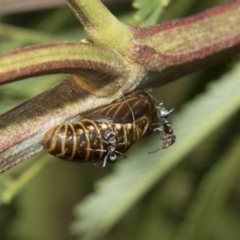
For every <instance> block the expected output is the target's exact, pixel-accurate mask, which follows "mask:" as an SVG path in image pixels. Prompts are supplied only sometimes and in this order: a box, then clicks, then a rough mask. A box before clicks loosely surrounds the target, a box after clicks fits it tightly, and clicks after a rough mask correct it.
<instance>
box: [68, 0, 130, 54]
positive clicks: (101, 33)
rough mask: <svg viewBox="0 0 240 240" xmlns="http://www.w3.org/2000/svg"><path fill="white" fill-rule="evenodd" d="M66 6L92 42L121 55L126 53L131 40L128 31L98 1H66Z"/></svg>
mask: <svg viewBox="0 0 240 240" xmlns="http://www.w3.org/2000/svg"><path fill="white" fill-rule="evenodd" d="M68 4H69V6H70V8H71V9H72V10H73V12H74V13H75V15H76V17H77V18H78V19H79V21H80V22H81V23H82V24H83V26H84V29H85V31H86V32H87V34H88V35H89V37H90V38H91V39H92V40H93V41H94V42H96V43H98V44H101V45H103V46H107V47H109V48H112V49H115V50H116V51H118V52H119V53H121V54H124V53H126V52H127V50H128V48H129V46H130V41H131V38H132V37H131V33H130V31H129V30H128V28H127V27H126V25H125V24H123V23H121V22H120V21H118V20H117V19H116V18H115V17H114V16H113V15H112V14H111V13H110V12H109V11H108V9H107V8H106V7H105V6H104V5H103V4H102V3H101V2H100V1H98V0H68Z"/></svg>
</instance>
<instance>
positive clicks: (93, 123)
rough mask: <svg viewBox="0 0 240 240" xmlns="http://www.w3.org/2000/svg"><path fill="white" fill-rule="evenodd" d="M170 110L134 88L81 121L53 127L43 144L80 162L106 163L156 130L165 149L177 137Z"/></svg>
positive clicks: (146, 93)
mask: <svg viewBox="0 0 240 240" xmlns="http://www.w3.org/2000/svg"><path fill="white" fill-rule="evenodd" d="M169 113H171V111H167V110H166V109H165V108H164V107H162V105H156V103H155V100H154V98H153V97H152V96H151V95H150V94H149V92H147V91H140V90H139V91H134V92H132V93H130V94H128V95H126V96H124V97H122V98H121V99H120V100H118V101H116V102H114V103H112V104H110V105H108V106H105V107H103V108H100V109H97V110H95V111H93V112H91V113H89V114H88V115H86V116H85V117H84V118H83V119H81V120H80V121H78V122H73V123H67V124H60V125H57V126H55V127H53V128H51V129H50V130H48V131H47V132H46V134H45V136H44V145H45V147H46V149H47V150H48V152H49V153H50V154H52V155H54V156H55V157H58V158H61V159H64V160H68V161H75V162H79V163H83V162H89V161H91V162H98V161H103V166H105V165H106V164H107V163H113V162H116V160H117V157H118V156H119V157H123V158H126V156H125V155H124V153H125V152H126V151H127V150H128V149H129V148H130V147H131V146H132V145H133V144H134V143H136V142H137V141H139V140H141V139H143V138H146V137H148V136H150V135H152V134H153V133H154V132H155V131H156V130H158V131H162V132H163V133H164V139H163V144H162V148H167V147H169V146H171V145H172V144H173V143H174V142H175V139H176V137H175V135H174V132H173V129H172V127H171V125H170V122H169V121H168V120H167V117H168V115H169ZM157 150H158V149H157ZM157 150H156V151H157ZM154 152H155V151H154Z"/></svg>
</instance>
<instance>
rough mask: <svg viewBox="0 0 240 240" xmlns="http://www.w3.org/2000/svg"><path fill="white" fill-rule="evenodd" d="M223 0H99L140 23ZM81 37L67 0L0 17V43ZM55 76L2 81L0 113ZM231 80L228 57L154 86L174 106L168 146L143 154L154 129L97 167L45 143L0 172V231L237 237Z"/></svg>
mask: <svg viewBox="0 0 240 240" xmlns="http://www.w3.org/2000/svg"><path fill="white" fill-rule="evenodd" d="M19 1H20V0H19ZM223 2H226V1H220V0H214V1H211V3H210V1H196V0H169V1H166V0H165V1H164V0H162V1H159V0H158V1H154V0H139V1H137V0H136V1H135V2H132V1H126V0H125V1H121V0H118V1H106V4H107V6H108V7H109V8H110V10H111V12H112V13H113V14H114V15H115V16H116V17H117V18H119V19H120V20H121V21H123V22H126V23H129V24H132V25H135V26H149V25H153V24H155V23H158V22H165V21H169V20H171V19H176V18H181V17H184V16H188V15H190V14H193V13H196V12H199V11H202V10H204V9H207V8H210V7H212V6H215V5H218V4H221V3H223ZM0 3H1V2H0ZM5 4H6V3H5ZM133 6H134V7H133ZM84 37H86V36H85V34H84V32H83V30H82V27H81V26H80V24H79V23H78V21H77V20H76V18H75V17H74V15H73V14H72V12H71V11H70V9H69V8H68V7H67V5H63V6H60V7H55V8H51V9H44V10H37V9H36V10H35V11H32V12H24V11H23V12H22V13H15V14H4V13H2V15H1V16H0V52H4V51H8V50H11V49H16V48H19V47H23V46H27V45H32V44H38V43H42V42H50V41H61V40H80V39H82V38H84ZM64 77H65V76H64V75H53V76H44V77H37V78H31V79H27V80H23V81H19V82H14V83H11V84H8V85H5V86H1V87H0V113H1V114H2V113H4V112H6V111H8V110H10V109H12V108H13V107H15V106H17V105H19V104H20V103H22V102H24V101H26V100H28V99H30V98H31V97H33V96H36V95H37V94H39V93H41V92H42V91H44V90H46V89H48V88H50V87H51V86H53V85H55V84H56V83H57V82H59V81H61V80H62V79H64ZM238 82H240V63H239V57H234V58H232V59H229V60H227V61H226V62H224V63H221V64H219V65H217V66H214V67H211V68H209V69H207V70H205V71H201V72H198V73H195V74H192V75H190V76H187V77H185V78H181V79H179V80H178V81H175V82H173V83H171V84H168V85H166V86H163V87H162V88H160V89H155V90H154V92H153V95H154V96H155V97H156V98H157V99H158V100H160V101H163V102H164V103H166V104H168V105H170V106H172V107H174V108H175V111H174V113H173V114H172V115H171V116H170V121H172V125H173V127H174V129H175V132H176V135H177V141H176V143H175V144H174V145H173V146H172V147H171V148H169V149H167V150H161V151H158V152H157V153H154V154H148V152H149V151H152V150H154V149H156V148H157V147H158V145H159V136H153V137H151V138H149V139H146V140H144V141H141V142H139V143H138V144H136V145H135V146H134V147H133V148H132V149H130V151H129V152H128V153H127V157H128V158H127V159H124V160H119V161H118V163H117V164H116V165H114V166H108V167H106V168H101V167H96V166H93V165H90V164H85V165H77V164H70V163H67V162H64V161H59V160H58V159H55V158H53V157H51V156H50V155H49V154H47V153H46V152H44V153H41V154H38V155H37V156H36V157H34V158H31V159H29V160H27V161H25V162H24V163H22V164H20V165H19V166H17V167H15V168H13V169H11V170H10V171H8V172H6V173H4V174H2V175H0V203H1V205H0V239H1V240H28V239H29V240H30V239H34V240H72V239H73V240H74V239H106V240H108V239H114V240H115V239H123V238H124V239H126V240H128V239H129V240H130V239H138V240H145V239H148V240H155V239H161V240H178V239H179V240H180V239H181V240H193V239H194V240H204V239H206V240H229V239H231V240H237V239H239V236H240V228H239V226H240V204H239V202H240V201H239V200H240V185H239V184H240V181H239V177H238V176H239V172H240V171H239V170H240V157H239V156H240V147H239V146H240V145H239V144H240V138H239V136H240V134H239V133H240V125H239V121H240V111H239V106H240V100H239V96H240V86H239V85H240V83H238ZM26 86H27V88H26ZM238 89H239V90H238ZM9 196H12V199H11V201H10V202H9V201H8V200H9Z"/></svg>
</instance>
